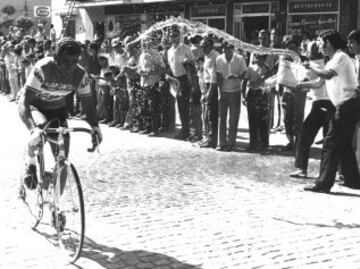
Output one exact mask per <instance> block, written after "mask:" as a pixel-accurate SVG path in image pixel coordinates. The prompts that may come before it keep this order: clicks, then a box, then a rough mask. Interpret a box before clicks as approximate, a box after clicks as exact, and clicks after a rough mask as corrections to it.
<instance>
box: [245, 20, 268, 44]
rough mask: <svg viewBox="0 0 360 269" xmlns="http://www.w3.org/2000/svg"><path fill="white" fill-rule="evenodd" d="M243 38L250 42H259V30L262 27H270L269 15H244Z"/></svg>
mask: <svg viewBox="0 0 360 269" xmlns="http://www.w3.org/2000/svg"><path fill="white" fill-rule="evenodd" d="M242 21H243V29H244V30H243V37H242V38H243V39H244V40H245V41H246V42H249V43H256V44H257V42H258V39H257V38H258V32H259V31H260V30H261V29H269V17H268V16H256V17H244V18H243V20H242Z"/></svg>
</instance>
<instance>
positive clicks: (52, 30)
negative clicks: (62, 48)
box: [49, 24, 56, 43]
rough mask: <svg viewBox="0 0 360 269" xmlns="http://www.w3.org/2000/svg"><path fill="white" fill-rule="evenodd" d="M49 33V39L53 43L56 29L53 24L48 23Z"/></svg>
mask: <svg viewBox="0 0 360 269" xmlns="http://www.w3.org/2000/svg"><path fill="white" fill-rule="evenodd" d="M49 35H50V40H51V42H53V43H55V42H56V30H55V28H54V25H53V24H50V32H49Z"/></svg>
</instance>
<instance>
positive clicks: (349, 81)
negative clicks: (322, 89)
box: [325, 50, 358, 106]
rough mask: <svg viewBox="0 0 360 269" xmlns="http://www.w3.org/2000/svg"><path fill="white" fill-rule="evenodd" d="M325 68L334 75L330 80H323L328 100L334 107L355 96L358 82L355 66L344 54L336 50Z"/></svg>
mask: <svg viewBox="0 0 360 269" xmlns="http://www.w3.org/2000/svg"><path fill="white" fill-rule="evenodd" d="M325 68H326V69H327V70H332V71H334V72H335V73H336V75H335V76H334V77H332V78H331V79H327V80H325V83H326V90H327V93H328V96H329V99H330V101H331V102H332V103H333V104H334V105H335V106H337V105H339V104H340V103H342V102H344V101H346V100H348V99H350V98H352V97H353V96H354V95H355V94H356V88H357V86H358V81H357V76H356V72H355V66H354V64H353V63H352V61H351V59H350V57H349V56H348V55H347V54H346V53H344V52H343V51H341V50H337V51H336V52H335V54H334V55H333V57H332V58H331V59H330V60H329V61H328V62H327V63H326V66H325Z"/></svg>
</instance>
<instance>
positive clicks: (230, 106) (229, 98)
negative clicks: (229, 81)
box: [219, 91, 241, 147]
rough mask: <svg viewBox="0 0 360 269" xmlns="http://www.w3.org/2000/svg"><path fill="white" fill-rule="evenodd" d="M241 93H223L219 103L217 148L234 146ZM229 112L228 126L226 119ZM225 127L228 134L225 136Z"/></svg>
mask: <svg viewBox="0 0 360 269" xmlns="http://www.w3.org/2000/svg"><path fill="white" fill-rule="evenodd" d="M240 107H241V92H240V91H238V92H223V93H221V97H220V102H219V118H220V121H219V146H221V147H223V146H226V145H229V146H235V145H236V134H237V128H238V123H239V117H240ZM228 111H229V124H228V126H227V118H228ZM227 127H229V133H228V135H227Z"/></svg>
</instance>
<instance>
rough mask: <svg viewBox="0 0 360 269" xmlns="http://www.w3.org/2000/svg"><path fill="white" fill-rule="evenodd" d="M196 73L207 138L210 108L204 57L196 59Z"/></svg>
mask: <svg viewBox="0 0 360 269" xmlns="http://www.w3.org/2000/svg"><path fill="white" fill-rule="evenodd" d="M195 66H196V72H197V76H198V78H199V87H200V91H201V99H200V103H201V119H202V124H203V127H204V133H205V137H208V135H209V129H210V127H209V119H208V111H207V109H208V106H207V87H206V83H205V80H204V57H201V58H199V59H196V61H195Z"/></svg>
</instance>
